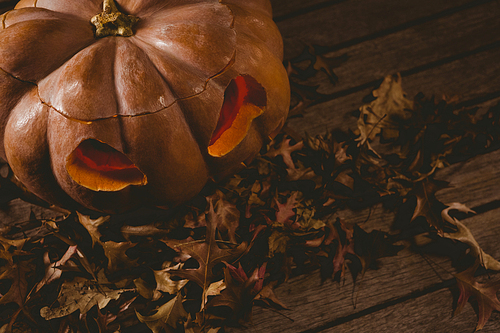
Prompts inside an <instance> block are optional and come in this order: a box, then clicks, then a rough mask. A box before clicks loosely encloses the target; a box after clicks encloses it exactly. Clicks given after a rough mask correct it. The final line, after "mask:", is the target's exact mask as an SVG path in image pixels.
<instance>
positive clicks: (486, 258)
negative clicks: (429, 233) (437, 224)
mask: <svg viewBox="0 0 500 333" xmlns="http://www.w3.org/2000/svg"><path fill="white" fill-rule="evenodd" d="M452 209H457V210H459V211H461V212H465V213H474V214H475V212H474V211H473V210H471V209H469V208H468V207H467V206H465V205H463V204H461V203H458V202H454V203H452V204H450V205H449V207H448V208H446V209H444V210H443V211H442V212H441V216H442V217H443V219H444V220H446V221H448V222H449V223H451V224H454V225H455V226H457V228H458V231H457V232H454V233H444V237H446V238H450V239H455V240H458V241H460V242H462V243H465V244H467V245H469V246H470V247H471V251H472V253H474V255H475V256H476V258H477V259H478V260H479V261H480V262H481V264H482V265H483V266H484V267H485V268H486V269H492V270H496V271H499V270H500V262H498V261H497V260H495V259H494V258H493V257H492V256H490V255H489V254H487V253H485V252H484V251H483V249H482V248H481V247H480V246H479V244H478V243H477V241H476V239H475V238H474V236H473V235H472V233H471V232H470V230H469V229H468V228H467V227H466V226H465V225H464V224H463V223H462V222H460V221H458V220H457V219H456V218H454V217H451V216H450V215H449V211H450V210H452Z"/></svg>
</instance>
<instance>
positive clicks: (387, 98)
mask: <svg viewBox="0 0 500 333" xmlns="http://www.w3.org/2000/svg"><path fill="white" fill-rule="evenodd" d="M373 96H374V97H376V99H375V100H374V101H372V102H371V103H369V104H366V105H363V106H362V107H361V108H360V111H361V113H360V115H359V119H358V129H359V132H360V136H359V137H358V138H357V139H356V140H357V141H359V145H364V144H365V143H366V144H368V146H369V141H371V140H373V139H374V138H375V136H376V135H377V134H379V133H380V132H381V131H382V129H384V130H385V132H386V135H388V133H390V135H389V136H390V137H394V135H396V136H397V135H398V134H397V133H396V134H394V133H393V131H397V130H398V127H397V123H395V120H394V119H395V118H396V119H397V118H402V119H406V118H408V116H409V111H411V110H413V102H412V101H410V100H409V99H407V98H406V94H405V93H404V91H403V88H402V87H401V76H400V75H399V74H398V75H397V76H392V75H389V76H386V77H385V79H384V81H383V82H382V84H381V85H380V87H379V88H378V89H376V90H374V91H373ZM391 131H392V132H391ZM386 138H388V137H386Z"/></svg>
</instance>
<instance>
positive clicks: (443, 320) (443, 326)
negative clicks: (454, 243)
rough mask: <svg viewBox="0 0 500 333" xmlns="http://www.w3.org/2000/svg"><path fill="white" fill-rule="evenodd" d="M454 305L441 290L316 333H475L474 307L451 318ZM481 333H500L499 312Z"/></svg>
mask: <svg viewBox="0 0 500 333" xmlns="http://www.w3.org/2000/svg"><path fill="white" fill-rule="evenodd" d="M451 304H453V296H452V293H451V292H450V291H449V290H446V289H441V290H439V291H436V292H433V293H431V294H427V295H425V296H422V297H419V298H416V299H411V300H407V301H405V302H403V303H400V304H397V305H395V306H391V307H389V308H387V309H384V310H381V311H378V312H375V313H371V314H367V315H365V316H363V317H361V318H358V319H355V320H352V321H348V322H346V323H344V324H341V325H338V326H334V327H331V328H328V329H325V330H321V331H317V332H322V333H333V332H345V333H348V332H382V331H383V332H413V331H415V332H416V331H418V332H474V330H475V327H476V324H475V323H476V320H477V316H476V314H475V313H474V310H473V308H472V306H470V305H466V306H465V308H464V309H463V310H462V312H460V313H459V314H458V315H457V316H455V317H452V314H453V312H452V307H451ZM481 332H491V333H493V332H500V314H499V313H498V312H494V313H493V314H492V316H491V318H490V320H489V321H488V322H487V323H486V325H485V326H484V328H483V329H482V330H481Z"/></svg>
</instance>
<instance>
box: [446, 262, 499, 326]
mask: <svg viewBox="0 0 500 333" xmlns="http://www.w3.org/2000/svg"><path fill="white" fill-rule="evenodd" d="M478 266H479V261H476V264H475V265H474V266H472V267H470V268H468V269H467V270H465V271H463V272H460V273H457V274H455V278H456V279H457V285H458V289H459V290H460V296H459V298H458V302H457V308H456V309H455V312H454V314H455V315H456V314H458V313H459V312H460V311H461V310H462V309H463V307H464V306H465V303H467V300H468V299H469V298H470V297H471V296H475V298H476V300H477V304H478V310H479V312H478V323H477V326H476V331H477V330H480V329H482V328H483V327H484V324H486V322H487V321H488V319H489V318H490V316H491V313H492V312H493V310H496V311H500V301H499V300H498V298H497V292H498V291H499V290H500V281H496V282H487V283H480V282H477V280H476V278H475V277H474V273H475V271H476V269H477V267H478Z"/></svg>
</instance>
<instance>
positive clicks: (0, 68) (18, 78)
mask: <svg viewBox="0 0 500 333" xmlns="http://www.w3.org/2000/svg"><path fill="white" fill-rule="evenodd" d="M0 71H2V72H4V73H5V74H7V75H9V76H10V77H12V78H13V79H16V80H18V81H19V82H23V83H30V84H32V85H34V86H36V87H37V88H38V85H37V84H36V83H35V82H33V81H28V80H23V79H21V78H20V77H17V76H15V75H14V74H11V73H9V72H7V71H6V70H5V69H3V68H2V67H0Z"/></svg>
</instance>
